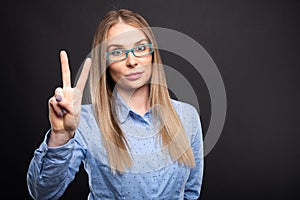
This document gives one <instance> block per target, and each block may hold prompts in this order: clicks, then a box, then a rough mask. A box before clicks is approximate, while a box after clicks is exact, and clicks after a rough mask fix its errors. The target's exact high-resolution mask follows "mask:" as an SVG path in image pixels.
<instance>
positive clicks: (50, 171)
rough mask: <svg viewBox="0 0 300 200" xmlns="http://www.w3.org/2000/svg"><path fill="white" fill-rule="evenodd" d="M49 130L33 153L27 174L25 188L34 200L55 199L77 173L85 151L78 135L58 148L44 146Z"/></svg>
mask: <svg viewBox="0 0 300 200" xmlns="http://www.w3.org/2000/svg"><path fill="white" fill-rule="evenodd" d="M50 134H51V133H50V130H49V131H48V132H47V134H46V136H45V139H44V141H43V142H42V143H41V144H40V146H39V147H38V148H37V149H36V150H35V151H34V155H33V158H32V159H31V161H30V164H29V168H28V172H27V186H28V190H29V193H30V195H31V196H32V197H33V198H34V199H39V200H42V199H58V198H59V197H60V196H62V194H63V193H64V191H65V189H66V188H67V186H68V185H69V183H70V182H71V181H72V180H73V179H74V177H75V174H76V173H77V172H78V171H79V167H80V164H81V161H82V160H83V159H84V156H85V150H84V148H83V146H82V145H81V142H80V138H79V136H78V135H79V134H78V133H77V132H76V131H75V135H74V137H73V138H72V139H71V140H70V141H69V142H68V143H66V144H64V145H63V146H60V147H54V148H49V147H48V146H47V141H48V137H49V135H50Z"/></svg>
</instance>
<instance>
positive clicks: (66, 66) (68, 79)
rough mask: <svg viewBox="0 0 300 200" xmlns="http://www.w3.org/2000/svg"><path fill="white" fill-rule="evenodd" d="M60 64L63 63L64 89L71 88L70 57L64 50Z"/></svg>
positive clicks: (61, 53)
mask: <svg viewBox="0 0 300 200" xmlns="http://www.w3.org/2000/svg"><path fill="white" fill-rule="evenodd" d="M60 63H61V73H62V82H63V88H65V87H71V73H70V67H69V61H68V55H67V52H66V51H64V50H62V51H61V52H60Z"/></svg>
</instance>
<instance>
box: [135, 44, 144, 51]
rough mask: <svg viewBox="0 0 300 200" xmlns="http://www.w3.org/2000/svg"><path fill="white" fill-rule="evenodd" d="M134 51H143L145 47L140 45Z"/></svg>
mask: <svg viewBox="0 0 300 200" xmlns="http://www.w3.org/2000/svg"><path fill="white" fill-rule="evenodd" d="M135 49H136V51H145V50H146V47H145V45H140V46H137V47H136V48H135Z"/></svg>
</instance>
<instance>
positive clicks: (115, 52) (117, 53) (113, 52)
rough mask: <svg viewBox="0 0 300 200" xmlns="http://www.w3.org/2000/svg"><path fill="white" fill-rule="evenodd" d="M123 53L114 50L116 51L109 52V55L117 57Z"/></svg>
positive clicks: (120, 50) (119, 50)
mask: <svg viewBox="0 0 300 200" xmlns="http://www.w3.org/2000/svg"><path fill="white" fill-rule="evenodd" d="M123 52H124V51H123V50H122V49H116V50H113V51H112V52H111V54H112V55H114V56H119V55H122V54H123Z"/></svg>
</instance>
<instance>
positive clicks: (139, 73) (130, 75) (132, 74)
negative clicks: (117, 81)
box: [125, 72, 143, 80]
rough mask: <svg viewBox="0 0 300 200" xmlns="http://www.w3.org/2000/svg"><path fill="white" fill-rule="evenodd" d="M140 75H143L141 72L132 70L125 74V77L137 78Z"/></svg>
mask: <svg viewBox="0 0 300 200" xmlns="http://www.w3.org/2000/svg"><path fill="white" fill-rule="evenodd" d="M142 75H143V72H134V73H130V74H127V75H125V77H126V78H127V79H129V80H137V79H139V78H141V76H142Z"/></svg>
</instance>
